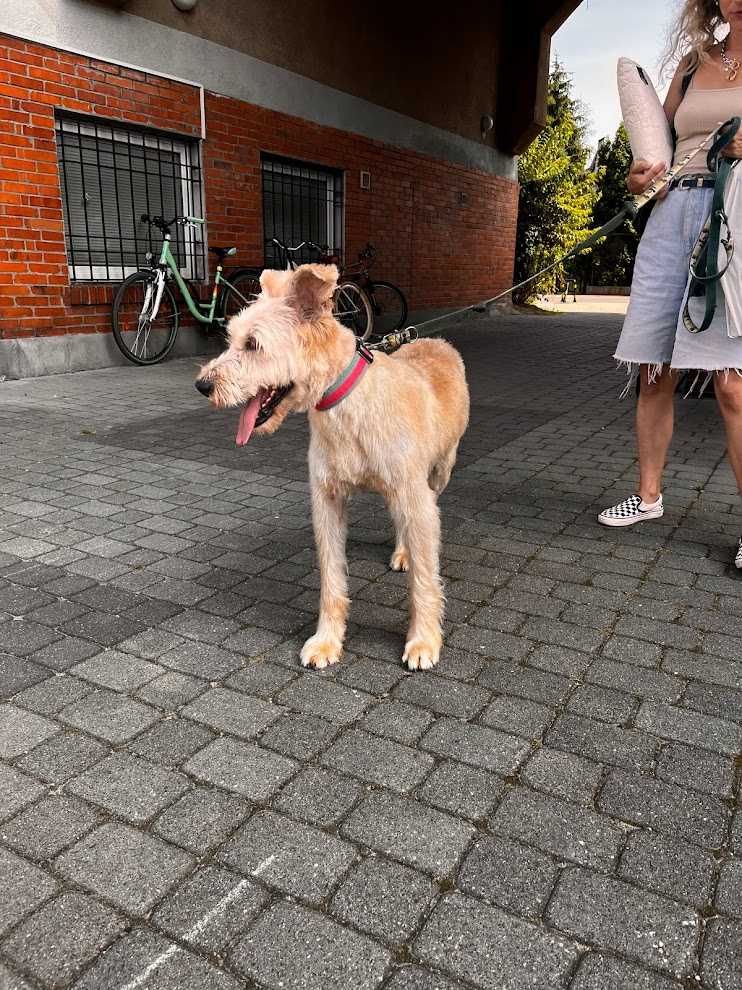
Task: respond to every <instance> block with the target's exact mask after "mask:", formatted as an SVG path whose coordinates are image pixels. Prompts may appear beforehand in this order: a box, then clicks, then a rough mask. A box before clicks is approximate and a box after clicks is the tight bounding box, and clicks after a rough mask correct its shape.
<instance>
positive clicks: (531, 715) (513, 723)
mask: <svg viewBox="0 0 742 990" xmlns="http://www.w3.org/2000/svg"><path fill="white" fill-rule="evenodd" d="M555 714H556V713H555V712H554V710H553V709H552V708H546V707H545V706H544V705H538V704H536V702H535V701H527V700H525V699H524V698H513V697H511V696H509V695H505V694H502V695H500V696H499V697H497V698H495V699H494V701H493V702H492V704H490V705H489V706H488V707H487V708H486V709H485V710H484V711H483V712H482V714H481V715H480V716H479V720H480V722H482V723H483V724H484V725H489V726H492V727H493V728H495V729H503V730H504V731H505V732H512V733H514V734H515V735H518V736H525V737H526V738H528V739H536V738H539V737H540V736H542V735H543V733H544V731H545V730H546V728H547V726H548V725H549V724H550V723H551V722H552V720H553V718H554V715H555Z"/></svg>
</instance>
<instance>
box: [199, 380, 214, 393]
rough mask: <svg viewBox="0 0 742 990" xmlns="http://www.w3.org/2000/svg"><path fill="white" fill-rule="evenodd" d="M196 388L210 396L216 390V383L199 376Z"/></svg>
mask: <svg viewBox="0 0 742 990" xmlns="http://www.w3.org/2000/svg"><path fill="white" fill-rule="evenodd" d="M196 388H197V389H198V390H199V392H200V393H201V395H205V396H206V397H207V398H208V397H209V396H210V395H211V393H212V392H213V391H214V383H213V382H210V381H209V379H208V378H197V379H196Z"/></svg>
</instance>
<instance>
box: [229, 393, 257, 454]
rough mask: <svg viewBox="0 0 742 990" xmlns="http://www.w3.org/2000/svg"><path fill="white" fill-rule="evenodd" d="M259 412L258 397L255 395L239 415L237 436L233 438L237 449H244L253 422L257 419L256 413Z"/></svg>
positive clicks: (253, 424)
mask: <svg viewBox="0 0 742 990" xmlns="http://www.w3.org/2000/svg"><path fill="white" fill-rule="evenodd" d="M259 410H260V396H258V395H256V396H255V398H254V399H250V401H249V402H248V404H247V405H246V406H244V407H243V409H242V412H241V413H240V422H239V424H238V426H237V436H236V438H235V443H236V444H237V446H238V447H244V446H245V444H246V443H247V441H248V440H249V439H250V435H251V434H252V431H253V428H254V426H255V420H256V419H257V418H258V411H259Z"/></svg>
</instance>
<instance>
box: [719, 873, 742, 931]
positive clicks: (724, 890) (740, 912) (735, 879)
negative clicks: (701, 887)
mask: <svg viewBox="0 0 742 990" xmlns="http://www.w3.org/2000/svg"><path fill="white" fill-rule="evenodd" d="M716 907H717V909H718V910H719V911H720V912H721V913H722V914H728V915H730V916H731V917H732V918H737V919H738V920H739V921H742V859H729V860H727V861H726V863H723V864H722V867H721V870H720V872H719V885H718V887H717V889H716Z"/></svg>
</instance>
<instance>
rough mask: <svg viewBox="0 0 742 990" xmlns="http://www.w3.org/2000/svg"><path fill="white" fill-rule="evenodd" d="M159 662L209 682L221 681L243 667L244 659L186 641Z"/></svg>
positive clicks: (204, 644)
mask: <svg viewBox="0 0 742 990" xmlns="http://www.w3.org/2000/svg"><path fill="white" fill-rule="evenodd" d="M159 662H160V663H161V664H162V665H163V666H164V667H169V668H170V669H171V670H176V671H178V672H179V673H181V674H191V675H192V676H194V677H202V678H204V679H205V680H207V681H217V680H220V679H221V678H223V677H226V676H227V675H228V674H231V673H233V672H234V671H235V670H237V669H238V667H241V666H242V658H241V657H239V656H237V654H236V653H229V652H228V651H227V650H223V649H221V648H220V647H216V646H211V645H209V644H208V643H197V642H195V641H192V640H185V641H184V642H183V643H181V644H179V645H178V646H176V647H174V649H172V650H168V651H167V652H166V653H163V654H161V656H160V657H159Z"/></svg>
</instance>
